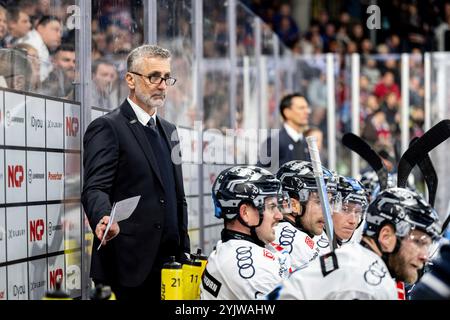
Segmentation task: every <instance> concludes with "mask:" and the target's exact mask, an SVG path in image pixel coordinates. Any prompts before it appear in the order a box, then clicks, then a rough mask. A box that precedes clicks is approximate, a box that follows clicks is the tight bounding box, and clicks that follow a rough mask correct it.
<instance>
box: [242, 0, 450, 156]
mask: <svg viewBox="0 0 450 320" xmlns="http://www.w3.org/2000/svg"><path fill="white" fill-rule="evenodd" d="M244 2H245V3H246V4H247V5H248V6H249V7H250V8H251V9H252V10H253V11H255V12H256V13H257V14H258V15H259V16H261V17H262V18H263V20H264V21H265V22H266V23H267V25H268V26H270V28H271V29H272V30H273V31H274V32H276V34H277V35H278V36H279V37H280V39H281V40H282V43H283V45H285V46H287V47H288V48H290V49H291V50H292V51H293V52H294V53H297V54H300V55H305V56H312V57H314V56H315V55H321V54H324V53H335V54H337V55H338V56H339V57H340V58H339V61H340V68H339V71H338V74H337V108H338V110H339V119H340V122H339V123H338V130H339V131H341V132H347V131H350V117H351V114H350V112H351V111H350V108H351V105H350V90H351V88H350V86H349V84H350V83H351V81H350V76H351V75H350V59H349V56H350V55H351V54H352V53H359V54H360V55H361V77H360V88H361V94H360V99H361V100H360V105H361V115H360V123H361V129H362V132H361V134H362V136H363V138H365V139H366V140H367V141H368V142H369V143H371V144H372V145H375V147H376V149H378V150H385V151H387V152H388V153H389V154H390V155H391V156H393V157H394V156H398V151H399V144H400V127H399V123H400V105H401V94H400V88H401V74H400V72H401V60H400V54H401V53H403V52H407V53H412V54H413V55H412V58H411V61H410V66H409V69H410V80H409V81H410V83H409V95H410V101H409V104H410V110H411V111H410V130H411V132H410V134H411V137H414V136H418V135H421V134H422V133H423V122H424V109H423V108H424V70H423V53H424V52H430V51H448V50H450V1H448V0H426V1H417V0H402V1H399V0H394V1H377V5H378V6H379V8H380V18H381V19H380V21H379V22H380V24H381V30H376V32H375V39H373V37H372V36H373V34H371V31H370V30H369V28H367V27H366V21H367V19H368V18H369V16H370V14H369V13H367V8H368V6H369V5H371V2H370V1H352V0H342V1H321V0H313V1H312V2H311V21H310V23H309V26H308V27H307V29H305V30H301V28H300V26H299V24H298V23H297V22H296V20H295V19H294V16H293V6H294V5H295V2H294V1H285V0H276V1H267V0H245V1H244ZM374 40H375V42H374ZM308 59H309V58H307V59H305V60H302V61H301V62H300V64H301V65H302V66H301V68H297V69H298V70H302V72H301V74H300V75H297V77H300V78H301V80H300V83H302V88H301V89H302V90H301V92H303V93H304V94H305V95H306V96H307V97H308V100H309V102H310V104H311V107H312V109H313V114H312V119H311V120H312V124H313V125H316V126H319V127H320V128H322V129H323V130H326V113H325V110H326V109H325V108H326V102H327V100H326V85H325V75H324V71H323V66H322V68H321V67H320V66H318V67H312V66H311V63H308V61H307V60H308ZM393 145H394V146H396V147H394V148H393V147H392V146H393Z"/></svg>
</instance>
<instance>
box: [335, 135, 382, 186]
mask: <svg viewBox="0 0 450 320" xmlns="http://www.w3.org/2000/svg"><path fill="white" fill-rule="evenodd" d="M342 143H343V144H344V146H346V147H347V148H349V149H350V150H352V151H353V152H356V153H357V154H358V155H359V156H360V157H361V158H363V159H364V160H366V161H367V163H368V164H369V165H370V166H371V167H372V169H373V170H374V171H375V172H376V173H377V176H378V181H379V184H380V189H381V190H384V189H386V187H387V179H388V171H387V169H386V167H385V166H384V164H383V161H382V160H381V157H380V155H379V154H378V153H376V152H375V151H374V150H373V149H372V148H371V147H370V146H369V144H368V143H367V142H366V141H364V140H363V139H361V138H360V137H358V136H357V135H356V134H354V133H351V132H348V133H346V134H344V135H343V137H342Z"/></svg>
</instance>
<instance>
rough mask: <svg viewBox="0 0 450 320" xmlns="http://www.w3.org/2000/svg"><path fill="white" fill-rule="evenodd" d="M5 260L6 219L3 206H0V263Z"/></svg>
mask: <svg viewBox="0 0 450 320" xmlns="http://www.w3.org/2000/svg"><path fill="white" fill-rule="evenodd" d="M5 261H6V221H5V208H0V263H2V262H5Z"/></svg>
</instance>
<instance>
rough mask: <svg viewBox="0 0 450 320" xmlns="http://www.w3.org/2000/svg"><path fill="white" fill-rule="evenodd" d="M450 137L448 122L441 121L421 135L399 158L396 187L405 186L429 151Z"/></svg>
mask: <svg viewBox="0 0 450 320" xmlns="http://www.w3.org/2000/svg"><path fill="white" fill-rule="evenodd" d="M449 137H450V120H449V119H446V120H442V121H440V122H439V123H437V124H436V125H434V126H433V127H432V128H431V129H429V130H428V131H427V132H425V133H424V134H423V136H421V137H420V138H419V139H417V141H416V142H415V143H414V144H413V145H412V146H411V147H410V148H408V150H406V151H405V153H404V154H403V155H402V157H401V158H400V161H399V162H398V167H397V168H398V169H397V186H399V187H404V186H406V180H407V179H408V176H409V174H410V173H411V170H412V168H414V166H415V165H416V164H417V163H419V162H420V161H422V160H423V158H424V157H425V155H427V154H428V153H429V152H430V151H431V150H433V149H434V148H436V147H437V146H438V145H439V144H441V143H442V142H444V141H445V140H447V139H448V138H449Z"/></svg>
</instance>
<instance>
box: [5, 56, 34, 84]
mask: <svg viewBox="0 0 450 320" xmlns="http://www.w3.org/2000/svg"><path fill="white" fill-rule="evenodd" d="M31 73H32V70H31V65H30V63H29V62H28V59H27V57H26V55H25V53H24V52H22V51H20V50H14V49H0V86H1V87H6V88H10V89H15V90H21V91H28V89H29V87H30V77H29V75H30V74H31Z"/></svg>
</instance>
